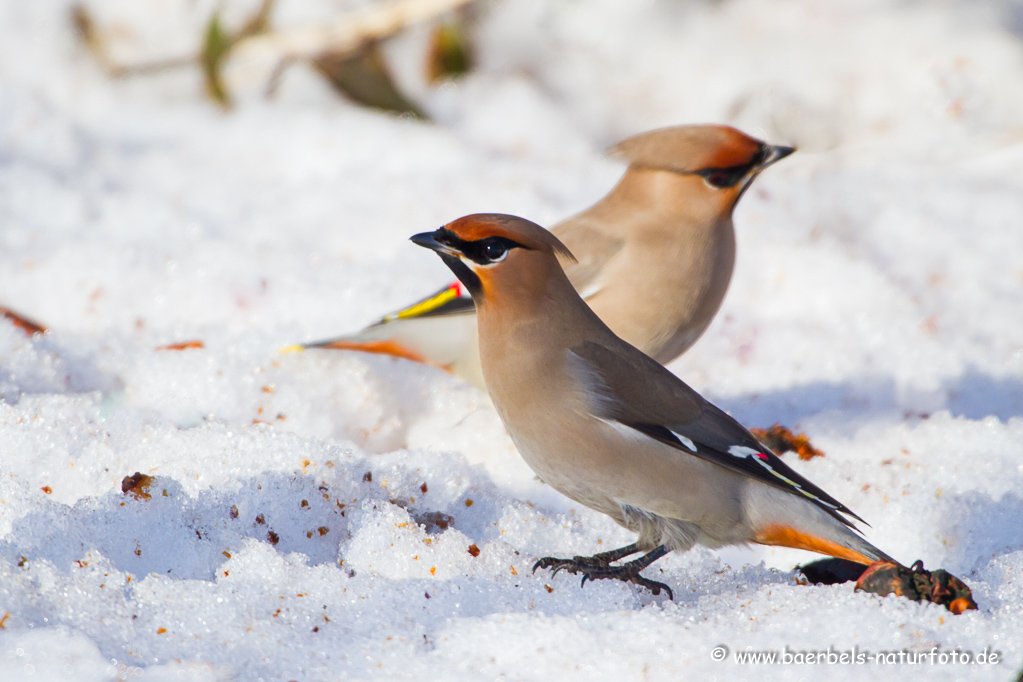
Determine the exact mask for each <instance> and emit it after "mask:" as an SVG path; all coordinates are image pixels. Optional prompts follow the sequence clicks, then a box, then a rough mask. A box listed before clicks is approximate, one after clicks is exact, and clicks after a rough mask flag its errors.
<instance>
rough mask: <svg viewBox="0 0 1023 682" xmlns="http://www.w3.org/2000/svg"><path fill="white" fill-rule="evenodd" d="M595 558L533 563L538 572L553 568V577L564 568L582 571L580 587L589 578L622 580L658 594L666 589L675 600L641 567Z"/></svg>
mask: <svg viewBox="0 0 1023 682" xmlns="http://www.w3.org/2000/svg"><path fill="white" fill-rule="evenodd" d="M594 558H595V557H580V556H577V557H573V558H571V559H558V558H555V557H544V558H542V559H540V560H539V561H537V562H536V563H535V564H533V573H536V570H537V569H538V568H550V569H553V570H552V571H551V577H552V578H553V577H554V576H556V575H557V574H558V573H559V572H560V571H563V570H564V571H568V572H569V573H575V574H579V573H581V574H582V576H583V577H582V582H581V583H580V587H582V586H584V585H586V581H587V580H622V581H624V582H629V583H633V584H635V585H639V586H640V587H645V588H646V589H648V590H650V592H651V594H654V595H658V594H660V593H661V590H664V591H665V592H667V594H668V599H671V600H674V598H675V596H674V594H673V593H672V591H671V588H670V587H668V586H667V585H665V584H664V583H659V582H657V581H654V580H649V579H647V578H644V577H643V576H641V575H640V574H639V571H640V569H639V568H637V567H635V566H630V565H628V564H626V565H624V566H611V565H610V564H609V563H608V562H606V561H601V560H600V559H597V560H596V561H594Z"/></svg>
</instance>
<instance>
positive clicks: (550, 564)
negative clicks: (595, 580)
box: [533, 542, 639, 577]
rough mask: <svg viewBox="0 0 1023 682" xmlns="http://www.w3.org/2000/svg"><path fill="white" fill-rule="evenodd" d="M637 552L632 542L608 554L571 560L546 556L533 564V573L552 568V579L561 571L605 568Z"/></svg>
mask: <svg viewBox="0 0 1023 682" xmlns="http://www.w3.org/2000/svg"><path fill="white" fill-rule="evenodd" d="M638 551H639V548H638V547H637V546H636V543H635V542H634V543H632V544H631V545H627V546H625V547H620V548H618V549H612V550H611V551H610V552H601V553H600V554H594V555H593V556H574V557H572V558H571V559H558V558H555V557H552V556H547V557H544V558H542V559H540V560H539V561H537V562H536V563H535V564H533V573H536V569H538V568H553V569H554V573H552V574H551V577H553V576H555V575H557V574H558V571H560V570H562V569H565V570H567V571H568V572H569V573H578V572H580V571H581V570H583V569H586V568H607V567H608V566H610V565H611V562H612V561H618V560H619V559H622V558H624V557H627V556H629V555H630V554H635V553H636V552H638Z"/></svg>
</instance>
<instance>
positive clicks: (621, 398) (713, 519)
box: [412, 214, 890, 595]
mask: <svg viewBox="0 0 1023 682" xmlns="http://www.w3.org/2000/svg"><path fill="white" fill-rule="evenodd" d="M412 241H413V242H415V243H416V244H419V245H420V246H424V247H426V248H429V249H433V250H434V251H436V252H437V253H438V254H440V257H441V259H443V261H444V263H445V264H447V266H448V267H450V268H451V270H452V271H453V272H454V273H455V275H456V276H457V277H458V279H459V280H460V281H461V283H462V284H463V285H464V286H465V288H466V289H467V290H468V291H469V293H470V295H471V296H472V299H473V302H474V303H475V304H476V310H477V319H478V322H479V342H480V348H479V352H480V360H481V364H482V368H483V377H484V379H485V380H486V385H487V390H488V391H489V392H490V397H491V400H492V401H493V403H494V407H495V408H496V409H497V411H498V413H499V414H500V416H501V419H502V421H503V422H504V425H505V428H507V430H508V433H509V434H510V435H511V437H512V440H513V441H514V442H515V446H516V447H517V448H518V450H519V452H520V453H521V455H522V457H523V459H525V461H526V463H527V464H528V465H529V466H530V467H531V468H532V469H533V471H534V472H536V474H537V476H539V477H540V479H542V480H543V481H545V482H546V483H548V484H549V485H551V486H552V487H553V488H555V489H556V490H558V491H559V492H561V493H562V494H564V495H567V496H568V497H570V498H571V499H573V500H575V501H576V502H578V503H580V504H583V505H586V506H587V507H590V508H591V509H595V510H597V511H599V512H602V513H604V514H607V515H608V516H610V517H611V518H612V519H614V520H615V521H616V522H617V523H619V524H620V525H622V526H624V527H625V528H628V529H629V530H632V531H634V532H636V533H638V534H639V537H638V538H637V541H636V542H635V543H633V544H631V545H629V546H627V547H623V548H621V549H617V550H613V551H610V552H604V553H601V554H597V555H594V556H592V557H574V558H572V559H555V558H551V557H547V558H543V559H540V560H539V561H538V562H537V563H536V566H534V568H533V570H534V571H535V570H536V569H537V568H553V569H554V570H555V572H557V571H559V570H566V571H570V572H572V573H578V574H582V576H583V582H584V583H585V582H586V580H588V579H589V580H596V579H601V578H616V579H619V580H625V581H629V582H633V583H636V584H639V585H643V586H645V587H647V588H649V589H651V590H652V591H653V592H654V593H655V594H657V593H659V591H660V590H661V589H665V590H667V591H668V593H669V595H670V593H671V591H670V590H669V589H668V588H667V586H666V585H663V584H662V583H658V582H654V581H651V580H648V579H647V578H644V577H642V576H641V575H640V571H642V570H643V569H645V568H646V567H647V566H649V565H650V564H651V563H653V562H654V561H656V560H657V559H659V558H660V557H662V556H664V555H665V554H667V553H668V552H670V551H672V550H679V551H685V550H688V549H689V548H691V547H692V546H693V545H694V544H697V543H699V544H701V545H706V546H708V547H722V546H724V545H734V544H744V543H759V544H763V545H780V546H783V547H793V548H797V549H805V550H810V551H813V552H819V553H821V554H827V555H830V556H833V557H838V558H842V559H847V560H851V561H854V562H858V563H864V564H869V563H871V562H872V561H878V560H889V561H890V559H889V557H888V556H887V555H886V554H885V553H884V552H882V551H880V550H879V549H877V548H876V547H874V546H873V545H871V544H870V543H869V542H867V541H866V540H864V539H863V538H862V537H861V536H860V535H859V532H858V530H857V529H856V528H855V526H854V525H853V523H852V521H850V520H849V518H847V517H852V518H855V519H858V520H860V521H862V519H860V518H859V517H858V516H856V515H855V514H854V513H853V512H852V511H850V510H849V509H848V508H847V507H845V506H844V505H843V504H842V503H841V502H839V501H838V500H836V499H834V498H833V497H831V496H830V495H828V494H827V493H826V492H824V491H823V490H821V489H820V488H818V487H817V486H816V485H814V484H813V483H811V482H810V481H808V480H807V479H805V478H803V477H802V476H800V475H799V474H798V473H796V472H795V471H794V470H793V469H792V468H791V467H789V466H788V465H786V464H785V463H784V462H782V461H781V460H780V459H778V457H776V456H775V455H774V454H772V453H771V451H770V450H769V449H768V448H766V447H765V446H764V445H762V444H761V443H759V442H758V441H757V440H756V438H754V437H753V436H752V435H751V434H750V432H749V431H747V430H746V429H745V428H743V427H742V426H741V425H740V424H739V423H738V422H736V421H735V420H734V419H732V418H731V417H730V416H728V415H727V414H725V413H724V412H723V411H721V410H720V409H718V408H717V407H715V406H714V405H712V404H710V403H709V402H707V401H706V400H704V399H703V398H702V397H701V396H700V395H699V394H698V393H697V392H696V391H694V390H693V389H691V388H690V387H689V386H687V385H686V384H685V383H683V382H682V381H681V380H680V379H679V378H678V377H676V376H675V375H674V374H672V373H671V372H669V371H668V370H667V369H665V368H664V367H663V366H662V365H660V364H658V363H657V362H656V361H655V360H654V359H653V358H651V357H650V356H648V355H644V354H643V353H642V352H641V351H639V350H638V349H636V348H635V347H634V346H632V345H630V344H628V343H626V342H625V341H624V340H622V339H621V338H619V337H617V336H615V334H614V332H613V331H611V329H609V328H608V326H607V325H606V324H604V322H602V321H601V320H600V318H599V317H597V315H596V314H594V311H593V310H592V309H591V308H590V307H589V306H587V305H586V303H585V302H584V301H583V299H582V298H580V296H579V294H578V293H577V292H576V290H575V289H574V288H573V286H572V283H571V282H570V281H569V279H568V277H567V276H566V274H565V271H564V270H563V269H562V267H561V265H560V264H559V262H558V259H559V258H561V259H563V260H569V261H571V260H572V254H571V252H569V250H568V249H567V248H566V247H565V245H564V244H562V243H561V241H559V240H558V238H557V237H555V236H554V235H553V234H551V233H550V232H548V231H547V230H544V229H543V228H541V227H540V226H538V225H536V224H534V223H531V222H529V221H528V220H524V219H522V218H517V217H514V216H507V215H498V214H487V215H472V216H467V217H465V218H461V219H459V220H456V221H455V222H453V223H450V224H448V225H447V226H445V227H442V228H440V229H439V230H437V231H435V232H430V233H424V234H418V235H416V236H414V237H412ZM640 552H642V553H643V555H642V556H641V557H640V558H638V559H635V560H633V561H630V562H628V563H624V564H620V565H614V564H613V563H612V562H615V561H618V560H620V559H623V558H625V557H627V556H630V555H633V554H637V553H640Z"/></svg>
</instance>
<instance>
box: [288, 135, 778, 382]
mask: <svg viewBox="0 0 1023 682" xmlns="http://www.w3.org/2000/svg"><path fill="white" fill-rule="evenodd" d="M793 151H795V150H794V149H793V148H792V147H780V146H772V145H769V144H765V143H764V142H761V141H759V140H756V139H754V138H752V137H750V136H748V135H746V134H744V133H742V132H740V131H738V130H736V129H735V128H731V127H728V126H718V125H690V126H678V127H674V128H664V129H662V130H655V131H652V132H648V133H643V134H641V135H637V136H635V137H630V138H629V139H627V140H625V141H624V142H622V143H620V144H618V145H616V146H615V147H613V148H612V149H611V150H610V153H611V154H612V155H613V156H616V157H618V158H621V159H623V160H625V161H628V163H629V166H628V169H627V170H626V171H625V175H624V176H622V178H621V180H620V181H619V182H618V184H617V185H616V186H615V188H614V189H612V190H611V192H610V193H609V194H608V195H607V196H606V197H604V198H603V199H601V200H600V201H599V202H598V203H597V204H595V205H594V206H592V207H590V208H589V209H587V210H586V211H583V212H582V213H580V214H578V215H576V216H574V217H572V218H569V219H568V220H566V221H564V222H562V223H559V224H558V225H555V226H554V228H553V229H552V232H554V233H555V234H556V235H557V236H558V238H559V239H560V240H561V241H562V242H564V243H565V244H566V245H567V246H568V247H569V248H570V249H571V250H572V253H574V254H576V258H577V260H573V261H568V260H565V261H562V265H563V266H564V268H565V272H566V274H567V275H568V279H569V281H571V282H572V285H573V286H574V287H575V288H576V290H577V291H578V292H579V293H580V295H581V296H582V297H583V298H584V299H586V302H587V303H588V304H589V305H590V307H591V308H593V310H594V312H596V313H597V315H598V316H599V317H600V319H602V320H603V321H604V322H605V323H606V324H607V325H608V326H609V327H611V330H612V331H614V333H616V334H618V335H619V336H621V337H622V338H623V339H625V340H626V341H628V342H629V343H631V344H633V345H634V346H636V347H637V348H639V349H640V350H641V351H643V352H644V353H646V354H648V355H650V356H651V357H652V358H654V359H655V360H657V361H658V362H660V363H662V364H667V363H669V362H671V361H672V360H674V359H675V358H677V357H678V356H679V355H681V354H682V353H684V352H685V351H686V350H687V349H688V348H689V347H690V346H692V345H693V344H694V343H695V342H696V340H697V339H698V338H700V335H701V334H703V332H704V331H705V330H706V329H707V326H708V325H709V324H710V322H711V320H712V319H713V318H714V315H715V314H716V313H717V311H718V309H719V308H720V307H721V302H722V300H723V299H724V297H725V291H727V289H728V283H729V281H730V280H731V278H732V269H733V267H734V265H735V230H734V228H733V226H732V211H733V210H734V209H735V205H736V203H737V202H738V201H739V198H740V197H741V196H742V194H743V192H745V191H746V189H747V188H748V187H749V186H750V183H752V182H753V179H754V178H756V176H757V174H759V173H760V171H762V170H763V169H764V168H766V167H768V166H770V165H771V164H772V163H774V162H775V161H778V160H779V159H783V158H785V157H786V156H788V155H789V154H791V153H792V152H793ZM298 348H337V349H346V350H361V351H366V352H371V353H386V354H389V355H396V356H399V357H404V358H408V359H410V360H416V361H418V362H426V363H429V364H433V365H437V366H440V367H444V368H446V369H448V370H450V371H452V372H454V373H455V374H457V375H459V376H461V377H462V378H464V379H465V380H467V381H469V382H470V383H473V384H475V385H476V386H479V387H481V388H482V387H483V377H482V375H481V374H480V362H479V353H478V344H477V342H476V316H475V310H474V308H473V303H472V298H471V297H470V296H469V294H468V292H466V291H465V289H464V288H463V287H462V286H461V284H459V283H458V282H455V283H453V284H451V285H450V286H447V287H444V288H443V289H441V290H440V291H438V292H436V293H435V294H433V295H431V296H428V297H427V298H424V299H423V300H421V301H419V302H418V303H415V304H413V305H411V306H409V307H407V308H404V309H402V310H399V311H397V312H394V313H391V314H390V315H386V316H385V317H383V318H382V319H381V320H379V321H378V322H376V323H374V324H373V325H370V326H369V327H367V328H366V329H363V330H362V331H360V332H357V333H355V334H352V335H350V336H343V337H340V338H335V339H330V340H327V341H320V342H317V343H308V344H304V345H302V346H298Z"/></svg>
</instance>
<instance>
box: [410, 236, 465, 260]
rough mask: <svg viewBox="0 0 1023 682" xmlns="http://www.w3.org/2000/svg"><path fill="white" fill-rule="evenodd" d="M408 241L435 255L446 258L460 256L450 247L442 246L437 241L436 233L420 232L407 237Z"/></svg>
mask: <svg viewBox="0 0 1023 682" xmlns="http://www.w3.org/2000/svg"><path fill="white" fill-rule="evenodd" d="M409 241H411V242H412V243H413V244H416V245H417V246H422V247H423V248H426V249H430V250H431V251H436V252H437V253H441V254H444V255H447V256H459V255H461V254H459V253H458V251H455V250H454V249H452V248H451V247H450V246H447V245H446V244H442V243H441V242H439V241H437V233H436V232H420V233H419V234H415V235H412V236H411V237H409Z"/></svg>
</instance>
